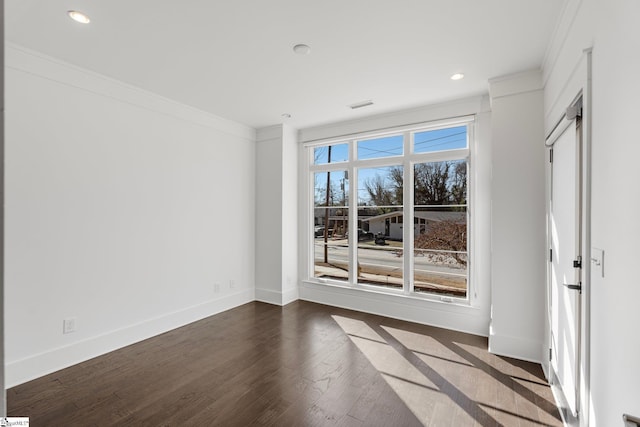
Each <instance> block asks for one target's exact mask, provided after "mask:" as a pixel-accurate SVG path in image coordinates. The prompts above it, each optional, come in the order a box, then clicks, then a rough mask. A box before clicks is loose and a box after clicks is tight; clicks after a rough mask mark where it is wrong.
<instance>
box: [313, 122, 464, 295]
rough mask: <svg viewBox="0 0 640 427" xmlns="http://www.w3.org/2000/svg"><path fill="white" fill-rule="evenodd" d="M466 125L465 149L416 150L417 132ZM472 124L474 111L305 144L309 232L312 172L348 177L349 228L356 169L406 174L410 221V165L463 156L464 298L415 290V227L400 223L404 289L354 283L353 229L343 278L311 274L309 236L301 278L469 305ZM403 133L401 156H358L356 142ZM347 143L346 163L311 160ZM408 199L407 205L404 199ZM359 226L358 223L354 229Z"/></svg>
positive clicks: (354, 218) (354, 210) (354, 216)
mask: <svg viewBox="0 0 640 427" xmlns="http://www.w3.org/2000/svg"><path fill="white" fill-rule="evenodd" d="M463 125H464V126H466V127H467V148H464V149H454V150H444V151H435V152H427V153H414V152H413V148H414V136H415V134H416V133H420V132H424V131H432V130H438V129H444V128H451V127H456V126H463ZM475 127H476V119H475V115H470V116H463V117H458V118H455V119H446V120H438V121H430V122H424V123H419V124H412V125H407V126H400V127H394V128H389V129H384V130H378V131H370V132H360V133H357V134H352V135H348V136H344V137H334V138H326V139H321V140H316V141H313V142H307V143H304V144H303V147H304V150H305V152H306V155H305V156H304V158H305V160H306V170H307V174H308V177H309V180H308V188H307V197H306V198H305V203H306V204H307V206H309V207H311V208H310V209H309V210H308V213H309V217H308V218H307V224H308V226H307V227H305V230H306V231H305V232H306V233H309V232H310V230H311V231H312V230H313V224H314V208H313V198H314V194H315V180H314V174H315V173H317V172H338V171H345V170H346V171H347V172H348V176H349V195H348V199H349V206H348V209H349V217H348V218H349V224H350V227H349V228H350V229H351V228H352V226H351V225H352V224H357V223H358V198H357V187H358V177H357V171H358V169H359V168H375V167H385V166H402V167H403V170H404V172H405V176H404V179H403V184H404V188H403V195H404V200H403V204H402V213H403V218H404V219H405V222H407V221H408V219H411V220H410V222H413V216H414V213H413V212H412V210H413V209H414V165H415V164H418V163H429V162H440V161H449V160H465V161H466V162H467V168H468V169H467V236H468V237H467V239H468V240H467V254H468V264H467V292H466V297H464V298H462V297H455V296H445V295H441V294H436V293H427V292H414V272H413V268H414V256H413V252H414V251H413V238H414V227H403V242H410V243H408V245H409V248H410V249H411V250H404V251H403V287H402V289H394V288H387V287H383V286H376V285H368V284H362V283H358V280H357V271H355V270H357V269H356V268H354V267H353V266H355V265H357V262H356V261H357V250H358V247H357V244H358V241H357V239H358V237H357V233H349V240H348V245H349V278H348V280H347V281H341V280H335V279H328V278H318V277H314V272H315V260H314V250H315V249H314V244H315V242H314V239H310V240H309V242H308V243H309V244H308V246H307V248H306V254H303V255H304V256H306V260H307V262H306V266H307V271H306V272H305V279H304V280H305V281H308V282H311V283H317V284H325V285H331V286H337V287H342V288H350V289H360V290H363V291H370V292H375V293H378V294H389V295H398V296H405V297H410V298H417V299H422V300H428V301H435V302H446V303H451V302H455V303H458V304H461V305H471V302H472V298H471V297H472V296H473V295H475V293H476V289H475V286H476V285H475V280H474V274H473V273H474V267H475V265H474V264H475V262H474V260H475V258H476V257H475V254H474V247H475V245H474V240H475V239H474V232H473V231H474V230H473V221H472V218H473V211H474V204H475V203H474V202H475V201H474V195H475V191H474V188H475V182H474V181H475V180H474V178H475V174H474V172H475V171H474V165H473V157H474V156H473V150H474V148H475V145H476V139H475ZM399 134H402V135H403V143H404V150H403V152H404V154H403V155H399V156H389V157H381V158H376V159H366V160H357V141H361V140H368V139H373V138H381V137H385V136H392V135H399ZM343 143H347V144H349V145H348V147H349V158H348V160H347V161H345V162H337V163H325V164H318V165H315V164H313V160H314V159H313V152H314V148H316V147H322V146H329V145H336V144H343ZM407 201H409V203H407ZM355 229H357V227H355Z"/></svg>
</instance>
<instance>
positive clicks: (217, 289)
mask: <svg viewBox="0 0 640 427" xmlns="http://www.w3.org/2000/svg"><path fill="white" fill-rule="evenodd" d="M213 292H215V293H216V294H217V293H218V292H220V283H214V284H213Z"/></svg>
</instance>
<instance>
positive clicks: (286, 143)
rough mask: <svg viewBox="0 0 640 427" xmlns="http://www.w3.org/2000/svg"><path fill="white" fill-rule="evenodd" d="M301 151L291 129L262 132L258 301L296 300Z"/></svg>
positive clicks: (273, 128)
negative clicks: (299, 161) (299, 163)
mask: <svg viewBox="0 0 640 427" xmlns="http://www.w3.org/2000/svg"><path fill="white" fill-rule="evenodd" d="M297 156H298V146H297V131H296V130H295V129H293V128H291V127H290V126H288V125H276V126H270V127H267V128H262V129H259V130H258V133H257V151H256V233H257V234H256V298H257V299H258V300H259V301H263V302H268V303H271V304H278V305H284V304H288V303H289V302H291V301H294V300H296V299H298V246H297V243H298V217H297V214H298V212H297V209H298V183H297V171H298V157H297Z"/></svg>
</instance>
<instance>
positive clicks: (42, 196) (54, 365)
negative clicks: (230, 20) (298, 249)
mask: <svg viewBox="0 0 640 427" xmlns="http://www.w3.org/2000/svg"><path fill="white" fill-rule="evenodd" d="M6 54H7V56H6V87H7V91H6V199H5V203H6V207H5V212H6V224H7V233H6V240H5V248H6V273H5V292H6V295H5V296H6V298H5V309H6V317H5V318H6V324H5V331H6V341H5V342H6V363H7V386H8V387H11V386H13V385H16V384H19V383H21V382H24V381H26V380H29V379H32V378H35V377H38V376H40V375H43V374H46V373H48V372H52V371H54V370H57V369H60V368H62V367H65V366H69V365H71V364H74V363H77V362H80V361H82V360H85V359H87V358H90V357H93V356H96V355H99V354H102V353H105V352H107V351H110V350H113V349H115V348H118V347H121V346H124V345H128V344H130V343H133V342H136V341H139V340H141V339H144V338H147V337H149V336H153V335H156V334H158V333H161V332H164V331H167V330H170V329H173V328H175V327H177V326H180V325H183V324H186V323H189V322H191V321H194V320H197V319H200V318H203V317H206V316H209V315H211V314H214V313H216V312H219V311H221V310H224V309H228V308H231V307H234V306H237V305H239V304H242V303H245V302H248V301H251V300H253V299H254V254H253V251H252V250H247V248H253V247H254V235H255V216H254V215H255V201H254V200H255V191H254V185H255V164H254V162H255V132H254V131H253V130H252V129H250V128H247V127H245V126H242V125H239V124H236V123H233V122H230V121H226V120H223V119H220V118H218V117H214V116H211V115H209V114H206V113H203V112H201V111H198V110H194V109H192V108H189V107H186V106H183V105H180V104H177V103H174V102H172V101H169V100H167V99H164V98H160V97H158V96H155V95H153V94H150V93H147V92H144V91H141V90H139V89H136V88H133V87H130V86H127V85H124V84H122V83H119V82H117V81H113V80H111V79H108V78H105V77H103V76H100V75H97V74H94V73H91V72H88V71H86V70H82V69H78V68H75V67H73V66H71V65H68V64H65V63H62V62H59V61H57V60H54V59H51V58H47V57H44V56H40V55H38V54H37V53H34V52H30V51H27V50H23V49H21V48H19V47H17V46H11V45H9V46H8V48H7V50H6ZM215 284H218V285H219V290H218V292H216V291H215V287H214V285H215ZM70 317H73V318H76V322H77V323H76V325H77V331H76V332H74V333H71V334H67V335H63V334H62V323H63V319H64V318H70Z"/></svg>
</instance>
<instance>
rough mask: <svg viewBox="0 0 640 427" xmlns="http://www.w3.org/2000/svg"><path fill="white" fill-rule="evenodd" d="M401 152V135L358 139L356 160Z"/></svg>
mask: <svg viewBox="0 0 640 427" xmlns="http://www.w3.org/2000/svg"><path fill="white" fill-rule="evenodd" d="M403 152H404V150H403V138H402V135H395V136H385V137H384V138H376V139H367V140H364V141H358V160H367V159H378V158H380V157H391V156H402V154H403Z"/></svg>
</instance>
